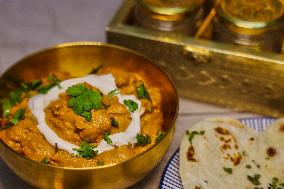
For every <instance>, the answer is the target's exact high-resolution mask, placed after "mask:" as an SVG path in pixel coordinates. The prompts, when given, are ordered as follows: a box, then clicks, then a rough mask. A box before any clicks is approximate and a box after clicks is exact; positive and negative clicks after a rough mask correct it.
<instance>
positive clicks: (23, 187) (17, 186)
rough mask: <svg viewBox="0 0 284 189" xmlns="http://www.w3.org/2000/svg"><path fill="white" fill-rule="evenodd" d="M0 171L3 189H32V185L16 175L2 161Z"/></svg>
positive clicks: (0, 160) (0, 186)
mask: <svg viewBox="0 0 284 189" xmlns="http://www.w3.org/2000/svg"><path fill="white" fill-rule="evenodd" d="M0 170H1V171H0V178H1V179H0V188H1V189H32V187H31V186H30V185H28V184H27V183H25V182H24V181H22V180H21V179H20V178H19V177H18V176H17V175H15V173H13V172H12V170H11V169H10V168H9V167H8V166H7V165H6V164H5V163H4V161H3V160H2V159H0Z"/></svg>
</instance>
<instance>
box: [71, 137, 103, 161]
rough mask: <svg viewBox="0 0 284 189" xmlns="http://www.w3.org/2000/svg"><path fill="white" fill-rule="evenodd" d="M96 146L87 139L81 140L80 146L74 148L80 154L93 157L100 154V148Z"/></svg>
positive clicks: (87, 157)
mask: <svg viewBox="0 0 284 189" xmlns="http://www.w3.org/2000/svg"><path fill="white" fill-rule="evenodd" d="M95 148H96V147H95V146H92V145H90V144H89V143H88V142H87V141H86V140H84V141H83V142H81V144H80V148H73V150H74V151H76V152H77V153H78V156H80V157H83V158H86V159H91V158H93V157H94V156H96V155H97V154H98V150H95Z"/></svg>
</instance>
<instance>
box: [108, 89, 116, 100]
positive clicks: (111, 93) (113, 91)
mask: <svg viewBox="0 0 284 189" xmlns="http://www.w3.org/2000/svg"><path fill="white" fill-rule="evenodd" d="M118 94H119V90H118V89H113V90H112V91H110V92H109V93H108V94H107V95H108V97H109V98H112V97H114V96H116V95H118Z"/></svg>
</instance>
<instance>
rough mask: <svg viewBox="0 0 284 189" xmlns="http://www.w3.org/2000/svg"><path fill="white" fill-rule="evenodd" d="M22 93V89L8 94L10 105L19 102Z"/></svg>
mask: <svg viewBox="0 0 284 189" xmlns="http://www.w3.org/2000/svg"><path fill="white" fill-rule="evenodd" d="M23 92H24V91H23V89H22V88H20V89H16V90H14V91H11V92H10V101H11V104H13V105H15V104H17V103H19V102H21V97H22V94H23Z"/></svg>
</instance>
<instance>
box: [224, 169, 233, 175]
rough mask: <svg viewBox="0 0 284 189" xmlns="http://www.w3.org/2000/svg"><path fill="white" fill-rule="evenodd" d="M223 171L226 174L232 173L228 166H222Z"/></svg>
mask: <svg viewBox="0 0 284 189" xmlns="http://www.w3.org/2000/svg"><path fill="white" fill-rule="evenodd" d="M223 169H224V171H225V172H226V173H228V174H232V173H233V169H232V168H228V167H223Z"/></svg>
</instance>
